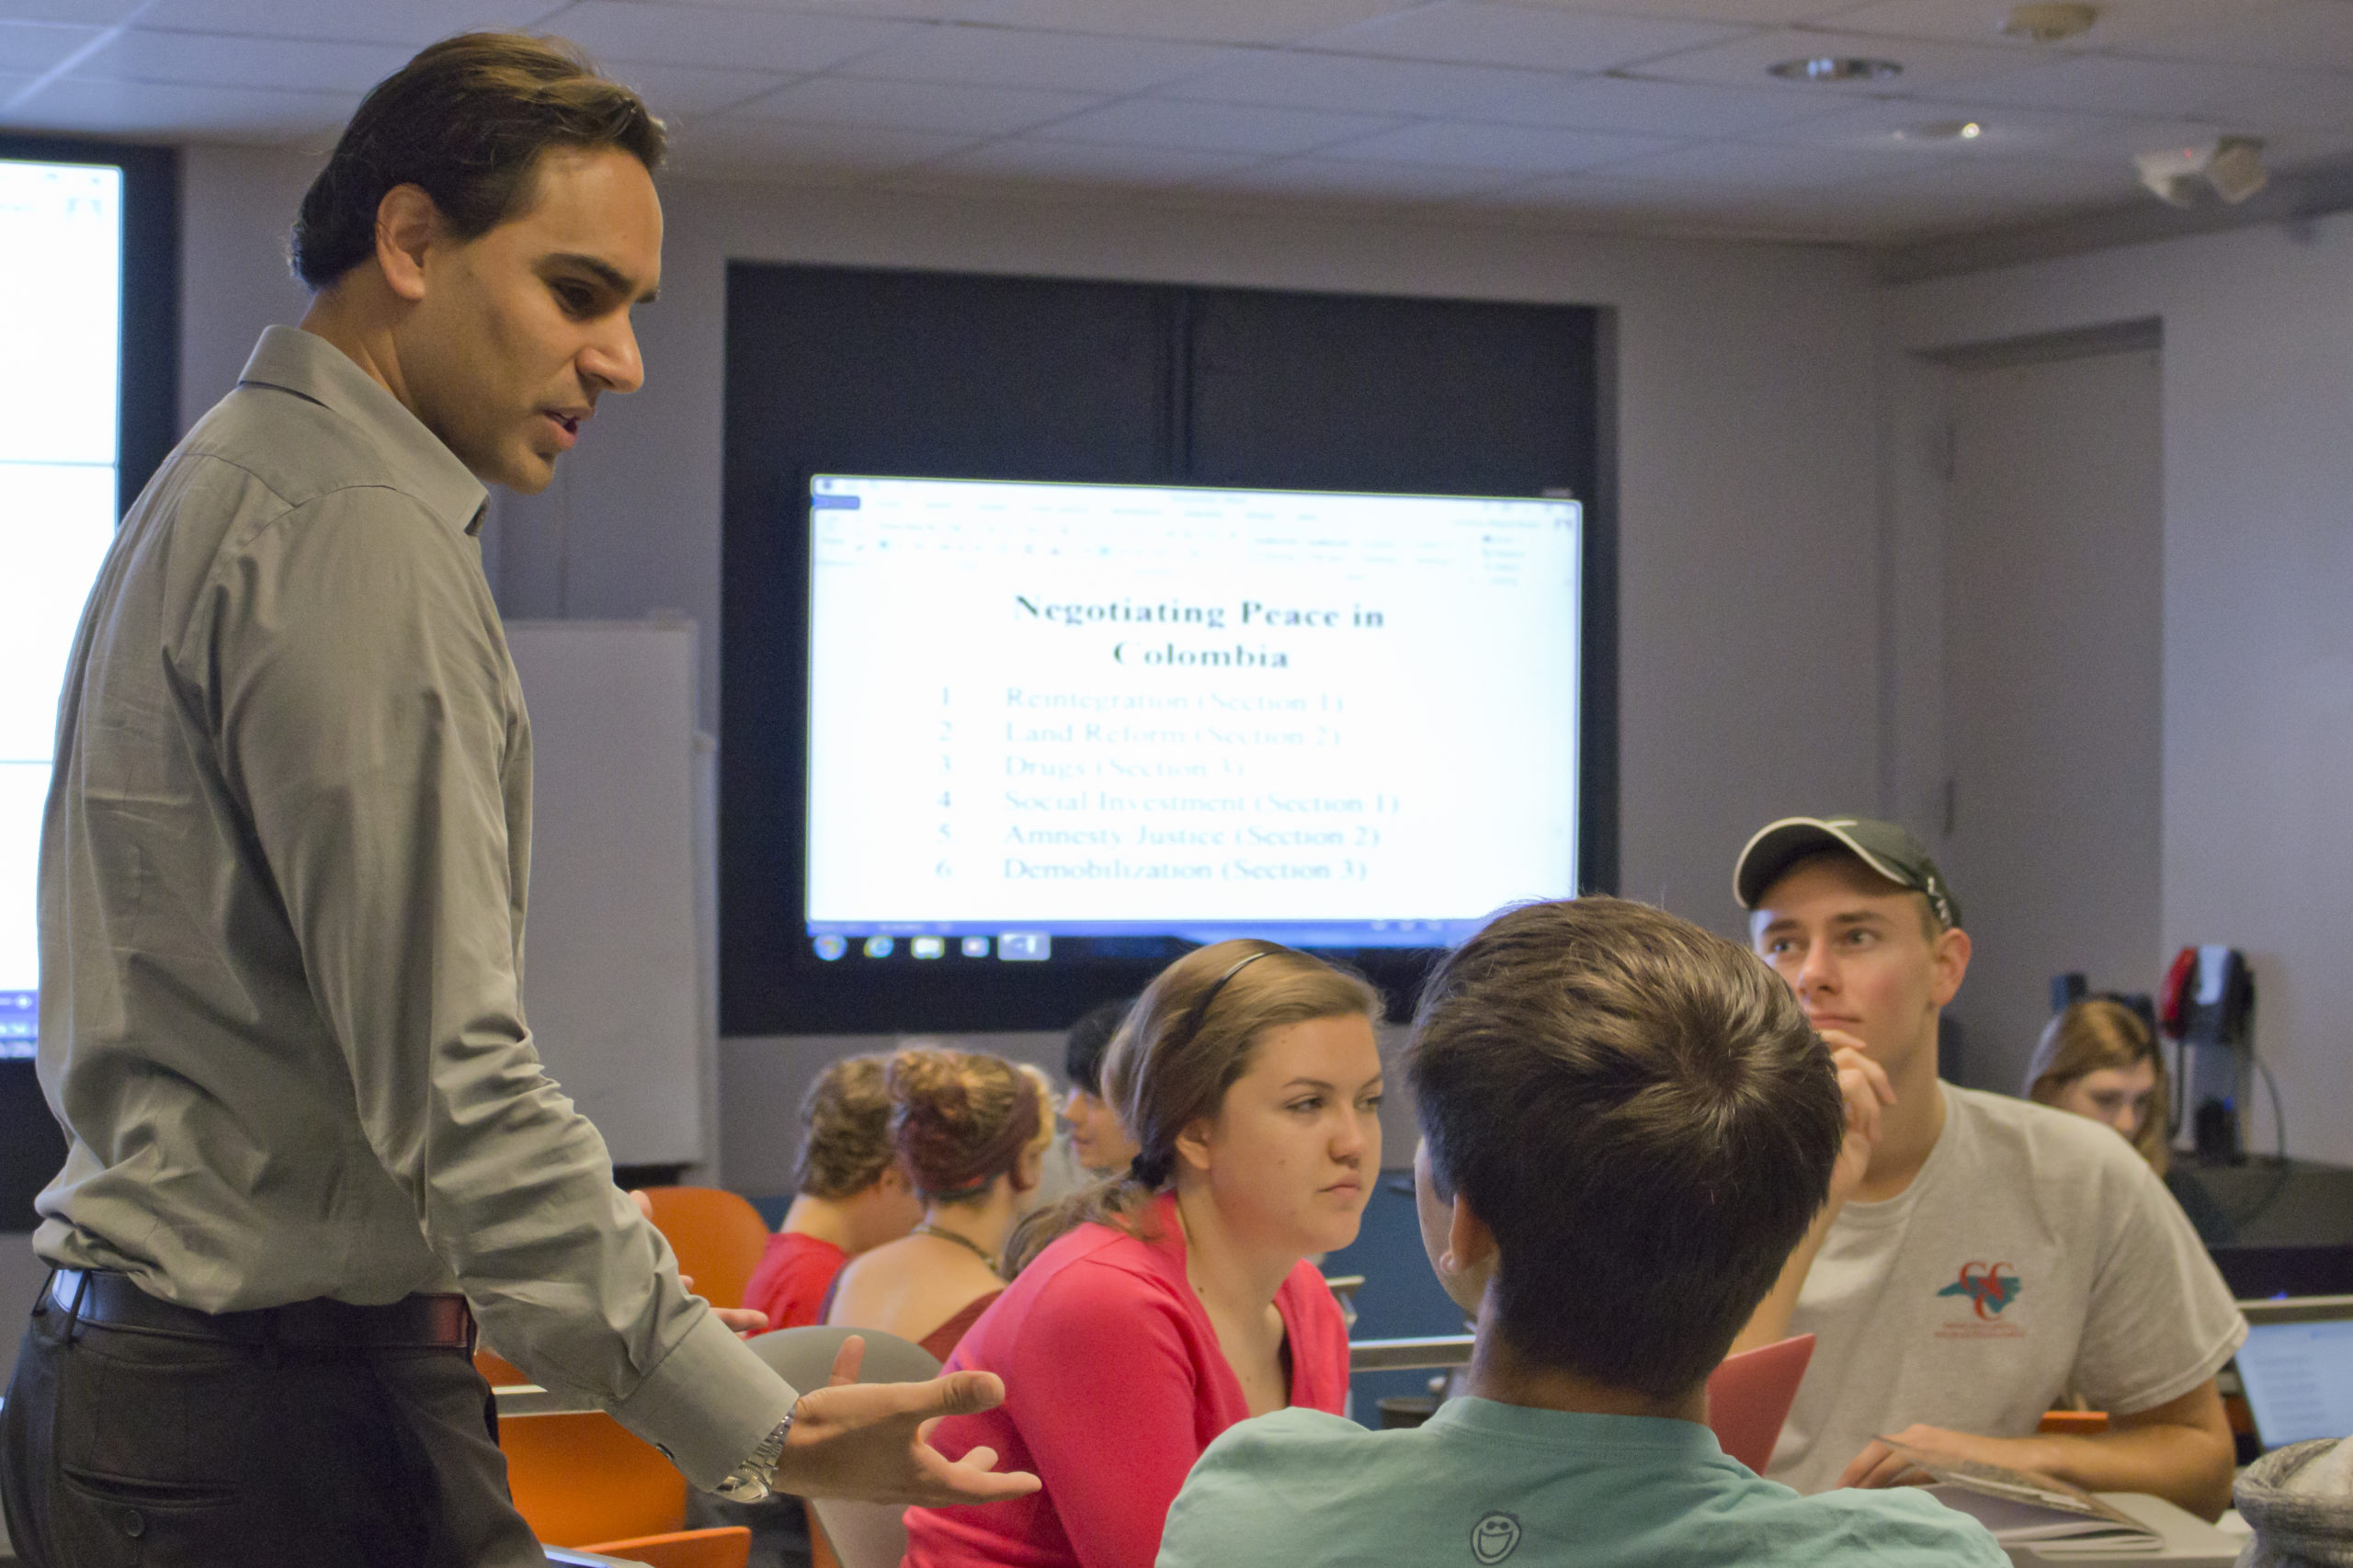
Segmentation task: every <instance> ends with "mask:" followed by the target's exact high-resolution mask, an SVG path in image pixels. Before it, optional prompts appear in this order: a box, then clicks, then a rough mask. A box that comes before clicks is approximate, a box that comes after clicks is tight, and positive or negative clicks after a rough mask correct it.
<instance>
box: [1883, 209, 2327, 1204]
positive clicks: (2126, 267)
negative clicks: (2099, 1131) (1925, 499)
mask: <svg viewBox="0 0 2353 1568" xmlns="http://www.w3.org/2000/svg"><path fill="white" fill-rule="evenodd" d="M1881 308H1882V312H1883V316H1884V321H1885V324H1886V333H1887V338H1888V342H1889V345H1890V355H1891V362H1890V364H1889V365H1888V366H1887V367H1886V369H1887V371H1888V374H1889V378H1890V381H1891V383H1892V384H1893V383H1897V382H1901V381H1904V379H1905V378H1906V376H1907V374H1908V372H1907V370H1906V368H1905V367H1904V364H1903V363H1902V362H1901V361H1902V359H1903V357H1904V355H1905V354H1906V353H1908V352H1910V351H1914V350H1927V349H1937V348H1943V347H1950V346H1955V345H1963V344H1972V343H1984V342H1994V341H1999V340H2005V339H2009V338H2016V337H2022V336H2028V335H2038V334H2045V333H2059V332H2069V331H2077V330H2081V329H2084V328H2087V327H2093V326H2097V325H2101V324H2109V323H2115V322H2123V321H2131V320H2135V319H2140V318H2146V317H2156V318H2159V319H2160V320H2161V321H2162V323H2163V328H2164V345H2165V346H2164V389H2163V395H2164V404H2165V413H2164V429H2165V475H2164V483H2165V544H2164V556H2165V560H2164V566H2165V627H2164V696H2163V710H2164V731H2165V733H2164V743H2163V751H2162V756H2163V763H2162V775H2163V778H2162V801H2163V803H2162V832H2161V842H2162V887H2163V892H2162V896H2161V903H2162V919H2161V930H2160V937H2161V949H2160V951H2159V952H2157V953H2153V954H2152V955H2151V961H2152V970H2151V973H2150V977H2149V978H2150V981H2151V983H2154V980H2155V978H2156V970H2155V968H2154V966H2155V964H2156V963H2158V962H2160V961H2161V960H2162V958H2163V956H2164V954H2165V952H2169V951H2170V950H2172V949H2174V948H2175V947H2177V946H2180V945H2183V944H2187V943H2192V942H2228V943H2231V944H2234V945H2235V946H2238V947H2241V948H2244V949H2246V950H2247V951H2248V952H2249V954H2250V955H2251V956H2252V957H2253V959H2254V960H2255V965H2256V975H2257V980H2258V984H2259V987H2260V997H2261V1001H2260V1013H2259V1017H2258V1025H2257V1043H2258V1047H2259V1050H2260V1051H2261V1053H2262V1055H2263V1056H2264V1058H2265V1059H2266V1060H2268V1062H2270V1063H2271V1065H2272V1067H2273V1069H2274V1071H2275V1072H2276V1073H2277V1074H2279V1087H2280V1090H2281V1092H2282V1095H2283V1096H2284V1098H2285V1100H2286V1102H2287V1106H2288V1111H2287V1117H2288V1132H2289V1144H2290V1150H2291V1152H2293V1153H2299V1154H2302V1155H2305V1156H2308V1157H2311V1158H2314V1159H2329V1160H2338V1161H2353V1116H2348V1115H2347V1108H2348V1107H2353V1050H2348V1049H2347V1040H2348V1035H2349V1034H2353V963H2348V962H2347V940H2348V937H2347V933H2348V931H2353V605H2348V598H2353V217H2336V218H2330V219H2325V220H2321V221H2319V222H2313V223H2308V224H2302V225H2298V226H2295V227H2293V228H2287V229H2283V228H2279V227H2269V228H2261V229H2249V230H2242V231H2238V232H2235V233H2222V234H2213V235H2206V236H2200V237H2196V238H2189V239H2182V240H2175V241H2168V242H2165V243H2161V244H2147V245H2140V246H2134V247H2131V248H2128V249H2120V250H2114V251H2108V252H2102V253H2097V254H2094V255H2089V256H2075V257H2070V258H2067V259H2064V260H2060V261H2052V262H2046V263H2040V264H2035V265H2030V266H2022V267H2012V268H2007V269H2005V270H2003V271H2000V272H1995V273H1987V274H1982V275H1977V276H1972V277H1963V278H1945V279H1938V280H1936V281H1932V282H1927V283H1920V284H1914V285H1909V286H1906V287H1903V288H1897V289H1891V290H1887V291H1886V292H1885V293H1884V295H1883V297H1882V301H1881ZM1910 420H1911V415H1910V414H1909V413H1907V411H1906V410H1905V408H1904V407H1902V406H1896V407H1893V408H1892V410H1891V415H1890V421H1889V427H1890V429H1891V431H1892V432H1893V439H1895V440H1906V439H1914V438H1916V437H1917V435H1918V432H1917V431H1916V430H1915V429H1914V428H1912V426H1911V424H1910ZM1898 542H1899V545H1900V543H1901V541H1898ZM1907 575H1910V576H1914V577H1915V578H1916V575H1917V574H1907ZM1903 663H1904V668H1902V669H1900V670H1899V671H1898V672H1897V685H1898V687H1899V689H1898V690H1897V692H1896V694H1895V702H1894V706H1896V707H1897V708H1899V709H1908V708H1910V707H1911V706H1912V701H1913V699H1916V698H1917V697H1918V696H1919V695H1920V687H1919V686H1918V680H1919V678H1920V671H1919V663H1918V662H1916V661H1904V662H1903ZM1930 744H1933V743H1932V739H1931V738H1930V737H1927V736H1923V735H1921V734H1919V733H1916V732H1915V731H1914V730H1913V729H1911V728H1910V727H1907V728H1906V730H1905V731H1904V741H1903V744H1901V745H1900V746H1899V748H1898V750H1899V752H1900V753H1903V754H1904V755H1898V756H1895V757H1894V758H1893V759H1892V769H1891V776H1892V777H1897V778H1907V779H1913V780H1920V779H1925V778H1929V777H1932V776H1933V774H1934V772H1935V768H1934V767H1933V766H1932V765H1931V764H1929V763H1927V762H1925V761H1924V760H1922V758H1921V757H1920V756H1919V755H1918V754H1919V753H1920V752H1921V751H1922V750H1923V749H1924V748H1926V747H1927V746H1929V745H1930ZM1962 892H1963V895H1964V897H1965V896H1966V892H1967V890H1965V889H1964V890H1962ZM2256 1112H2257V1113H2256V1115H2255V1117H2254V1118H2253V1122H2254V1125H2253V1129H2252V1131H2251V1134H2250V1141H2251V1142H2253V1143H2254V1144H2255V1145H2256V1146H2257V1147H2259V1148H2262V1147H2268V1146H2269V1142H2270V1139H2271V1125H2270V1117H2269V1115H2268V1107H2266V1106H2264V1105H2263V1103H2262V1100H2261V1096H2257V1107H2256Z"/></svg>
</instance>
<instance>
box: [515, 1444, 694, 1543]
mask: <svg viewBox="0 0 2353 1568" xmlns="http://www.w3.org/2000/svg"><path fill="white" fill-rule="evenodd" d="M498 1446H499V1448H500V1449H503V1450H504V1451H505V1452H506V1484H507V1486H508V1487H509V1489H511V1490H512V1491H513V1493H514V1494H515V1507H516V1509H517V1512H519V1513H520V1514H521V1515H522V1516H523V1518H524V1521H525V1522H526V1523H528V1524H529V1526H530V1527H531V1533H532V1534H533V1535H536V1536H538V1537H539V1538H540V1540H543V1541H545V1542H547V1543H548V1544H549V1545H551V1546H582V1545H585V1543H586V1542H589V1541H592V1540H628V1539H631V1538H632V1537H639V1536H652V1535H663V1534H666V1533H668V1532H671V1531H675V1530H676V1529H677V1528H680V1527H681V1526H683V1525H684V1524H685V1523H686V1522H687V1478H686V1477H685V1476H683V1475H680V1474H679V1473H678V1471H677V1470H676V1468H675V1467H674V1466H673V1465H672V1464H671V1463H670V1461H669V1460H665V1459H664V1458H663V1457H662V1456H661V1454H660V1453H659V1452H657V1451H656V1450H655V1449H654V1446H653V1445H652V1444H650V1443H647V1442H645V1441H644V1440H643V1439H642V1438H639V1437H634V1436H632V1435H631V1433H630V1431H629V1430H628V1429H627V1428H626V1427H624V1426H622V1425H621V1424H620V1422H618V1421H616V1420H614V1419H613V1418H612V1417H611V1416H609V1415H606V1414H605V1413H604V1412H603V1411H601V1410H584V1411H567V1412H563V1413H562V1414H555V1415H502V1416H500V1417H499V1420H498Z"/></svg>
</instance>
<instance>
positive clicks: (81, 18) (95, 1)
mask: <svg viewBox="0 0 2353 1568" xmlns="http://www.w3.org/2000/svg"><path fill="white" fill-rule="evenodd" d="M140 5H141V0H8V19H9V20H10V21H12V22H81V23H85V24H86V25H88V26H90V27H98V28H110V27H112V26H114V25H115V24H116V23H118V22H119V21H121V20H122V19H123V17H127V16H129V15H131V12H133V11H135V10H138V9H139V7H140Z"/></svg>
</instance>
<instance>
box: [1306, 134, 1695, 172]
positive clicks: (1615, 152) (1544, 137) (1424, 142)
mask: <svg viewBox="0 0 2353 1568" xmlns="http://www.w3.org/2000/svg"><path fill="white" fill-rule="evenodd" d="M1675 144H1676V143H1675V142H1671V141H1669V140H1667V139H1666V138H1664V137H1658V136H1618V135H1612V134H1609V133H1608V132H1604V131H1560V130H1555V129H1552V128H1550V127H1537V126H1528V125H1484V124H1471V123H1468V122H1465V121H1461V120H1431V121H1427V122H1426V123H1424V124H1421V125H1409V126H1406V127H1404V129H1403V130H1399V131H1384V132H1382V133H1381V135H1378V136H1368V137H1366V138H1364V139H1363V140H1361V141H1357V142H1347V143H1346V144H1345V145H1343V146H1341V147H1336V148H1334V149H1332V152H1333V154H1334V155H1335V156H1336V157H1346V158H1350V159H1357V160H1363V161H1370V162H1373V163H1393V164H1438V165H1444V166H1446V167H1449V168H1458V169H1510V170H1517V171H1518V172H1520V173H1523V174H1529V175H1539V174H1566V173H1568V172H1569V171H1570V170H1572V169H1583V168H1590V167H1592V166H1593V165H1596V164H1602V163H1608V162H1610V161H1612V160H1614V159H1618V158H1630V157H1634V156H1636V155H1638V154H1640V153H1654V152H1660V151H1663V150H1665V149H1666V148H1669V147H1672V146H1674V145H1675Z"/></svg>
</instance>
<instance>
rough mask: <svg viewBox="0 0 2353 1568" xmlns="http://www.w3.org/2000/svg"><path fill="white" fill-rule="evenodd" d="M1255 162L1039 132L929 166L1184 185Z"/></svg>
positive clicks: (968, 171) (1020, 176)
mask: <svg viewBox="0 0 2353 1568" xmlns="http://www.w3.org/2000/svg"><path fill="white" fill-rule="evenodd" d="M1256 161H1257V160H1256V159H1255V158H1251V157H1247V156H1237V155H1235V154H1233V153H1195V152H1188V151H1184V150H1181V149H1177V148H1158V149H1153V148H1142V147H1103V146H1097V145H1095V144H1093V143H1089V142H1051V141H1047V140H1045V139H1043V138H1040V137H1036V136H1015V137H1008V138H1006V140H1004V141H1002V142H989V143H988V144H987V145H986V146H983V147H974V148H972V149H971V150H969V151H967V152H962V153H951V154H950V155H949V156H948V157H945V158H941V159H938V161H936V162H934V163H932V164H930V165H926V167H927V168H928V169H929V170H931V171H932V172H936V173H941V174H945V173H949V172H951V171H953V172H956V173H965V174H976V175H985V176H991V177H993V178H998V179H1006V178H1016V179H1026V180H1052V181H1080V182H1084V183H1086V184H1090V185H1117V186H1154V185H1181V184H1184V183H1185V182H1187V181H1188V180H1198V179H1209V178H1211V177H1213V176H1218V175H1222V174H1228V173H1231V172H1232V171H1233V170H1235V169H1239V168H1245V167H1247V166H1248V165H1251V164H1253V163H1256Z"/></svg>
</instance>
